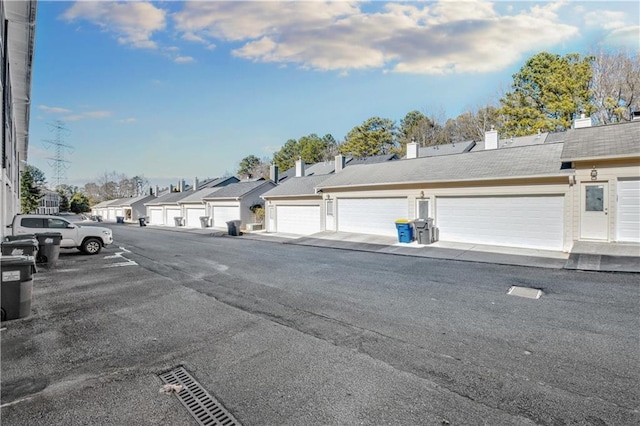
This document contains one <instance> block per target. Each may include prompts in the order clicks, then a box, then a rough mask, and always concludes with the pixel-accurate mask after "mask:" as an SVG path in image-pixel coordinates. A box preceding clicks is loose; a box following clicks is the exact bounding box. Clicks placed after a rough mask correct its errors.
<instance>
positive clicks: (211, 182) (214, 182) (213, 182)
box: [198, 176, 240, 189]
mask: <svg viewBox="0 0 640 426" xmlns="http://www.w3.org/2000/svg"><path fill="white" fill-rule="evenodd" d="M227 181H229V182H227ZM235 182H240V179H238V178H237V177H236V176H227V177H220V178H214V179H207V180H205V181H203V182H199V183H198V189H205V188H215V187H217V186H224V185H222V184H225V185H230V184H232V183H235Z"/></svg>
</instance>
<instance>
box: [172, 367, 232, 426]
mask: <svg viewBox="0 0 640 426" xmlns="http://www.w3.org/2000/svg"><path fill="white" fill-rule="evenodd" d="M160 379H161V380H162V381H163V382H164V383H166V384H169V385H182V386H184V388H183V389H182V390H181V391H180V392H178V393H176V394H175V395H176V396H177V397H178V399H179V400H180V402H181V403H182V405H184V406H185V407H186V408H187V410H189V413H190V414H191V415H192V416H193V418H194V419H196V421H197V422H198V424H200V425H203V426H214V425H215V426H241V425H240V422H238V421H237V420H236V419H235V418H234V417H233V416H232V415H231V413H229V412H228V411H227V410H226V409H225V408H224V407H223V405H222V404H221V403H220V402H219V401H217V400H216V399H215V398H214V397H212V396H211V395H209V392H207V391H206V390H205V389H204V388H203V387H202V386H201V385H200V383H198V382H196V381H195V379H194V378H193V377H192V376H191V375H190V374H189V373H188V372H187V370H185V369H184V367H178V368H176V369H175V370H171V371H167V372H166V373H162V374H160Z"/></svg>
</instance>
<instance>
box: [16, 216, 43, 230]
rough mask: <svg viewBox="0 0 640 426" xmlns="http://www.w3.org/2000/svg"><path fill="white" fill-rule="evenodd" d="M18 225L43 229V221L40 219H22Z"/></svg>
mask: <svg viewBox="0 0 640 426" xmlns="http://www.w3.org/2000/svg"><path fill="white" fill-rule="evenodd" d="M20 223H21V224H22V226H23V227H25V228H44V219H40V218H33V217H24V218H22V221H20Z"/></svg>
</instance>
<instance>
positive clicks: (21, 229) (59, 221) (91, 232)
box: [10, 214, 113, 254]
mask: <svg viewBox="0 0 640 426" xmlns="http://www.w3.org/2000/svg"><path fill="white" fill-rule="evenodd" d="M10 227H11V228H12V233H13V235H14V236H17V235H25V234H39V233H44V232H59V233H60V234H62V240H61V241H60V248H77V249H79V250H80V251H81V252H83V253H86V254H98V253H100V250H102V247H106V246H107V245H108V244H111V243H113V233H112V232H111V229H109V228H103V227H99V226H82V225H78V224H77V223H71V222H69V221H68V220H66V219H64V218H63V217H60V216H53V215H42V214H19V215H16V216H15V217H14V218H13V223H12V224H11V225H10Z"/></svg>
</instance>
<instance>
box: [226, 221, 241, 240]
mask: <svg viewBox="0 0 640 426" xmlns="http://www.w3.org/2000/svg"><path fill="white" fill-rule="evenodd" d="M241 224H242V221H241V220H230V221H229V222H227V230H228V231H229V235H232V236H234V237H238V236H240V225H241Z"/></svg>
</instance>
